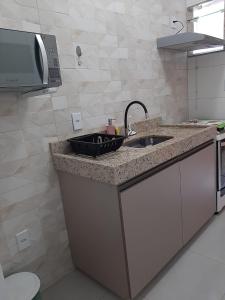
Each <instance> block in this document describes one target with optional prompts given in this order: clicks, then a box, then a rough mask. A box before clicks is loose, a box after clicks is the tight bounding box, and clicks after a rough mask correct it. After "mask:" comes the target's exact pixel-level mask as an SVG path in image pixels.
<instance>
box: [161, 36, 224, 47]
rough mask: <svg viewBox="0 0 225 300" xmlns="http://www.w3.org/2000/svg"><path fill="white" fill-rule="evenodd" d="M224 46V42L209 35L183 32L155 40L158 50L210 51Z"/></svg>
mask: <svg viewBox="0 0 225 300" xmlns="http://www.w3.org/2000/svg"><path fill="white" fill-rule="evenodd" d="M224 45H225V40H223V39H219V38H216V37H213V36H210V35H206V34H202V33H195V32H184V33H179V34H175V35H170V36H166V37H162V38H159V39H157V47H158V49H171V50H177V51H182V52H186V51H187V52H189V51H194V50H199V49H207V48H208V49H209V48H210V49H212V48H215V47H220V46H224Z"/></svg>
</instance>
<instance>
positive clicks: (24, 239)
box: [16, 229, 31, 251]
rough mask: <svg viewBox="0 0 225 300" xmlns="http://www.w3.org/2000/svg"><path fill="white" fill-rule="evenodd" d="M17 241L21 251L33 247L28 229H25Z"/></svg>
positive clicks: (18, 235) (17, 236) (18, 234)
mask: <svg viewBox="0 0 225 300" xmlns="http://www.w3.org/2000/svg"><path fill="white" fill-rule="evenodd" d="M16 241H17V245H18V248H19V251H23V250H24V249H26V248H29V247H30V246H31V241H30V235H29V231H28V229H25V230H23V231H21V232H19V233H17V235H16Z"/></svg>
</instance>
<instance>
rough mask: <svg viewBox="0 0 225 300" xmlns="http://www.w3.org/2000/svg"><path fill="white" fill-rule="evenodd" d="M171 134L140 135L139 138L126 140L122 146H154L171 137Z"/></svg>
mask: <svg viewBox="0 0 225 300" xmlns="http://www.w3.org/2000/svg"><path fill="white" fill-rule="evenodd" d="M172 138H173V137H172V136H164V135H150V136H145V137H141V138H139V139H136V140H133V141H130V142H127V143H126V144H125V145H124V146H127V147H133V148H145V147H147V146H154V145H157V144H160V143H163V142H165V141H168V140H170V139H172Z"/></svg>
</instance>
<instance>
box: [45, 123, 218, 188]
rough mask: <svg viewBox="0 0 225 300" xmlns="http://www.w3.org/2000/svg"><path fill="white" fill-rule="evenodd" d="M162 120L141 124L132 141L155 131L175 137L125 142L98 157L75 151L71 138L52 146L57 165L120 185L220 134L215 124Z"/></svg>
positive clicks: (94, 178)
mask: <svg viewBox="0 0 225 300" xmlns="http://www.w3.org/2000/svg"><path fill="white" fill-rule="evenodd" d="M159 122H160V119H155V120H152V121H146V122H141V123H139V124H138V125H137V127H136V129H137V130H138V132H139V133H138V134H137V135H136V136H134V137H131V138H129V139H128V140H129V141H130V140H131V139H137V138H138V137H140V136H146V135H151V134H153V135H167V136H173V138H172V139H170V140H168V141H166V142H163V143H161V144H158V145H155V146H148V147H146V148H139V149H137V148H131V147H126V141H125V143H124V146H122V147H121V148H120V149H119V150H118V151H117V152H111V153H109V154H106V155H103V156H100V157H98V158H89V157H86V156H85V157H84V156H78V155H75V154H73V153H71V148H70V145H69V143H68V142H67V141H62V142H58V143H52V144H51V145H50V147H51V152H52V156H53V160H54V164H55V167H56V169H57V170H61V171H64V172H68V173H70V174H75V175H80V176H83V177H87V178H90V179H93V180H97V181H101V182H105V183H108V184H112V185H119V184H121V183H124V182H126V181H128V180H129V179H132V178H134V177H135V176H137V175H140V174H142V173H144V172H146V171H148V170H150V169H152V168H154V167H156V166H157V165H160V164H162V163H164V162H166V161H168V160H170V159H172V158H174V157H176V156H178V155H180V154H182V153H185V152H187V151H189V150H191V149H193V148H195V147H197V146H199V145H201V144H203V143H204V142H207V141H208V140H211V139H213V138H215V136H216V128H215V127H195V126H182V125H181V126H180V125H178V126H174V125H172V126H169V125H168V126H165V125H164V126H160V125H159Z"/></svg>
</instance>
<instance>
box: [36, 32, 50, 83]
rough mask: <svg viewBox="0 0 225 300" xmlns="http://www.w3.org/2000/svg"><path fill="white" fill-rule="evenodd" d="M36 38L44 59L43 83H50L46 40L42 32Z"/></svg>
mask: <svg viewBox="0 0 225 300" xmlns="http://www.w3.org/2000/svg"><path fill="white" fill-rule="evenodd" d="M35 36H36V39H37V42H38V45H39V48H40V50H41V56H42V61H43V84H48V57H47V52H46V49H45V45H44V42H43V40H42V37H41V35H40V34H36V35H35Z"/></svg>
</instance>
